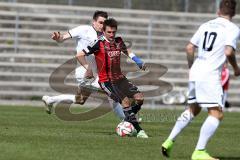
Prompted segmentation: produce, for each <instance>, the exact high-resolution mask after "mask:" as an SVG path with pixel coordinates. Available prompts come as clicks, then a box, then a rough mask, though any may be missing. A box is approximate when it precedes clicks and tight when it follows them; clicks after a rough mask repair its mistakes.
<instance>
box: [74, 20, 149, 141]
mask: <svg viewBox="0 0 240 160" xmlns="http://www.w3.org/2000/svg"><path fill="white" fill-rule="evenodd" d="M116 32H117V21H116V20H115V19H113V18H111V19H107V20H105V21H104V23H103V36H102V37H100V38H99V39H98V40H97V41H95V43H94V44H92V45H91V46H88V47H87V48H85V49H83V51H82V52H79V53H78V54H77V56H76V57H77V58H78V61H79V62H80V63H81V64H82V65H83V66H84V67H85V68H86V69H88V68H89V66H88V63H87V62H86V59H85V56H88V55H91V54H94V55H95V59H96V63H97V68H98V76H99V84H100V86H101V88H102V89H103V90H104V91H105V92H106V93H107V95H108V96H109V97H111V98H112V99H113V100H114V101H115V102H119V103H121V104H122V106H123V110H124V114H125V116H126V118H125V121H128V122H131V123H132V124H133V125H134V127H135V129H136V130H137V133H138V134H137V137H139V138H148V136H147V134H146V133H145V131H144V130H143V129H142V128H141V127H140V126H139V123H138V121H137V119H136V117H135V114H136V113H137V112H138V111H139V110H140V109H141V106H142V104H143V100H144V96H143V93H141V92H140V91H139V90H138V88H137V87H136V86H135V85H133V84H132V83H131V82H130V81H129V80H128V79H127V78H126V77H125V76H124V75H123V73H122V71H121V67H120V59H121V53H124V54H125V55H127V56H129V57H130V58H132V59H133V60H134V61H135V62H136V64H137V65H138V66H139V68H140V69H143V70H144V69H146V66H145V64H144V63H143V61H141V60H140V58H138V57H137V56H136V55H135V54H133V53H130V54H129V52H128V50H127V47H126V45H125V44H124V42H123V40H122V38H121V37H115V35H116ZM129 98H133V99H134V100H135V105H134V106H131V104H130V99H129Z"/></svg>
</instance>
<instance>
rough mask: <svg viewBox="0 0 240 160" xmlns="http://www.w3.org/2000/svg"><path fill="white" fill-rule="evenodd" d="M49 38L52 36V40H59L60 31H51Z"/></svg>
mask: <svg viewBox="0 0 240 160" xmlns="http://www.w3.org/2000/svg"><path fill="white" fill-rule="evenodd" d="M51 38H52V39H53V40H55V41H59V40H60V38H61V34H60V32H53V34H52V36H51Z"/></svg>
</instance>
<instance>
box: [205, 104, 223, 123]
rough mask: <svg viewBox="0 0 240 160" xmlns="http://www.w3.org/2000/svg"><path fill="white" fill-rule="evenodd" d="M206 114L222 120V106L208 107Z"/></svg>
mask: <svg viewBox="0 0 240 160" xmlns="http://www.w3.org/2000/svg"><path fill="white" fill-rule="evenodd" d="M208 114H209V115H210V116H213V117H215V118H217V119H219V120H220V121H221V120H223V118H224V115H223V111H222V108H220V107H213V108H208Z"/></svg>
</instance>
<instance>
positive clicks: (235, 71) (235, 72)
mask: <svg viewBox="0 0 240 160" xmlns="http://www.w3.org/2000/svg"><path fill="white" fill-rule="evenodd" d="M234 75H235V76H240V68H237V69H235V70H234Z"/></svg>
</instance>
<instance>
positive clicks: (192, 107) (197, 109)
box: [189, 103, 202, 117]
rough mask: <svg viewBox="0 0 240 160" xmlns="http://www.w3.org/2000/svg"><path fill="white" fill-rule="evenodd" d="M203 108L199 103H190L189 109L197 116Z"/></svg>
mask: <svg viewBox="0 0 240 160" xmlns="http://www.w3.org/2000/svg"><path fill="white" fill-rule="evenodd" d="M201 110H202V108H201V107H200V106H199V105H198V104H197V103H193V104H190V106H189V111H190V112H191V113H192V114H193V116H194V117H196V116H197V115H198V114H199V113H200V112H201Z"/></svg>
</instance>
